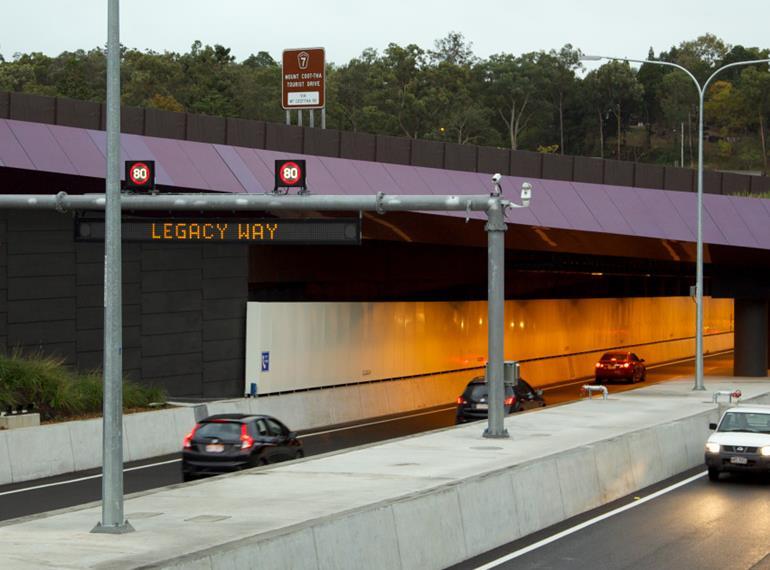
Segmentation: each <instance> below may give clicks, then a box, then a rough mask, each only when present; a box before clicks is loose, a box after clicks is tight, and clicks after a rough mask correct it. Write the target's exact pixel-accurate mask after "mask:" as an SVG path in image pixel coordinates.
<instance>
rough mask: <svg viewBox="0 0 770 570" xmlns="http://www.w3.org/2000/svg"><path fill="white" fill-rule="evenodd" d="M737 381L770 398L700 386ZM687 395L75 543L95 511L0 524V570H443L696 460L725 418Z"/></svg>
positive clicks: (169, 491) (290, 473)
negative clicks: (35, 568)
mask: <svg viewBox="0 0 770 570" xmlns="http://www.w3.org/2000/svg"><path fill="white" fill-rule="evenodd" d="M734 383H739V384H740V385H741V388H742V389H743V390H744V394H745V395H746V399H745V401H746V402H747V403H748V402H752V403H753V402H762V401H767V400H770V392H769V391H768V387H769V386H768V384H767V383H763V382H761V381H757V380H750V379H738V380H735V381H733V380H732V379H723V380H722V381H721V382H718V381H716V380H714V379H709V388H710V389H712V388H714V389H716V386H718V387H719V388H720V389H721V388H728V387H730V385H732V384H734ZM691 386H692V384H691V381H690V380H687V381H683V382H675V383H672V384H666V385H655V386H650V387H647V388H643V389H641V390H639V391H632V392H626V393H623V394H619V395H615V396H614V397H613V398H611V399H610V400H608V401H606V402H602V403H601V404H599V403H597V402H594V403H589V402H576V403H575V404H572V405H569V406H559V407H554V408H546V409H545V410H543V411H540V412H537V413H535V414H519V415H516V416H510V417H508V418H506V426H507V428H508V430H509V431H510V432H511V434H512V438H511V439H510V440H483V439H482V438H481V437H480V433H479V426H478V425H467V426H460V427H456V428H451V429H447V430H439V431H435V432H431V433H428V434H424V435H419V436H414V437H410V438H403V439H400V440H396V441H392V442H388V443H385V444H379V445H372V446H368V447H365V448H358V449H355V450H351V451H348V452H344V453H335V454H331V455H326V456H321V457H319V458H311V459H308V460H304V461H296V462H291V463H288V464H284V465H279V466H275V467H271V468H267V469H260V470H256V471H249V472H244V473H238V474H233V475H231V476H224V477H217V478H215V479H212V480H210V481H203V482H199V483H194V484H188V485H178V486H173V487H169V488H166V489H162V490H158V491H155V492H150V493H145V494H142V495H139V496H136V497H133V498H131V499H129V500H128V501H127V503H126V515H127V517H128V518H129V520H131V518H132V513H151V514H152V516H151V517H140V516H138V515H137V517H136V520H135V526H136V527H137V530H138V531H139V532H137V533H133V534H129V535H124V536H121V537H114V538H112V539H110V538H105V537H102V536H97V535H91V534H88V533H87V532H84V530H83V529H86V530H87V529H88V528H90V526H92V525H93V520H94V519H95V518H96V517H97V514H98V513H97V509H95V508H86V509H73V510H71V511H70V512H67V513H64V514H60V515H57V516H52V517H40V518H38V519H35V520H30V521H21V522H18V523H15V524H10V525H5V526H3V525H0V567H16V566H18V562H19V561H20V560H21V558H20V557H22V556H26V557H31V558H30V559H32V560H35V563H36V564H38V565H40V566H41V567H42V566H45V565H46V564H47V565H49V566H54V565H59V566H63V567H74V566H78V567H91V566H99V567H108V566H109V567H110V568H116V569H117V568H136V567H140V566H141V567H153V568H195V569H198V568H200V569H206V570H214V569H216V570H219V569H221V568H238V569H241V568H244V569H247V568H254V569H256V568H294V569H304V568H308V569H310V568H312V569H316V570H317V569H327V568H328V569H332V568H334V569H337V568H339V569H347V568H350V569H353V568H356V569H357V568H361V567H366V568H372V569H379V568H383V569H390V568H403V569H412V568H415V569H420V570H430V569H434V568H435V569H438V568H444V567H446V566H449V565H451V564H454V563H457V562H460V561H462V560H464V559H467V558H469V557H471V556H474V555H476V554H479V553H481V552H485V551H488V550H490V549H493V548H495V547H498V546H501V545H502V544H505V543H507V542H510V541H513V540H516V539H518V538H521V537H523V536H526V535H528V534H531V533H532V532H536V531H538V530H541V529H543V528H546V527H548V526H550V525H552V524H554V523H558V522H561V521H563V520H565V519H567V518H569V517H571V516H574V515H577V514H580V513H583V512H585V511H586V510H589V509H592V508H594V507H597V506H599V505H602V504H606V503H607V502H610V501H613V500H615V499H618V498H621V497H623V496H625V495H628V494H630V493H633V492H635V491H637V490H638V489H640V488H642V487H645V486H648V485H652V484H654V483H658V482H660V481H662V480H664V479H665V478H667V477H669V476H671V475H673V474H675V473H678V472H681V471H682V470H685V469H688V468H690V467H694V466H697V465H701V464H702V462H703V444H704V441H705V439H706V435H707V433H708V429H707V425H708V422H709V421H713V420H714V419H716V417H717V415H718V413H719V411H720V407H719V406H715V405H714V404H712V403H711V402H710V398H708V394H707V393H695V392H692V390H691ZM0 450H1V448H0ZM257 475H258V477H257ZM289 492H290V493H291V494H292V495H293V497H294V500H293V501H285V499H284V497H285V496H286V493H289ZM210 497H216V501H214V502H212V501H211V500H210ZM255 505H259V508H255ZM201 515H208V518H207V520H209V519H211V520H214V521H220V522H215V523H212V522H210V520H209V523H208V524H195V521H197V520H198V519H200V518H201ZM212 515H213V516H212ZM213 524H216V526H212V525H213ZM28 550H29V551H30V552H27V551H28ZM128 552H130V553H131V554H130V555H129V554H127V553H128ZM15 565H16V566H15Z"/></svg>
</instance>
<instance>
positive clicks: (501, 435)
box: [482, 428, 511, 439]
mask: <svg viewBox="0 0 770 570" xmlns="http://www.w3.org/2000/svg"><path fill="white" fill-rule="evenodd" d="M482 435H483V436H484V437H486V438H488V439H506V438H509V437H511V436H510V435H508V430H507V429H503V432H502V433H489V428H487V429H485V430H484V433H483V434H482Z"/></svg>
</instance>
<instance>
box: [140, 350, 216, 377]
mask: <svg viewBox="0 0 770 570" xmlns="http://www.w3.org/2000/svg"><path fill="white" fill-rule="evenodd" d="M201 364H202V362H201V355H200V353H197V354H169V355H165V356H150V357H144V358H142V377H143V378H147V379H152V378H163V377H164V376H168V373H169V371H170V370H173V371H174V372H175V373H176V374H189V375H190V376H192V377H193V378H194V377H196V376H197V377H200V372H201Z"/></svg>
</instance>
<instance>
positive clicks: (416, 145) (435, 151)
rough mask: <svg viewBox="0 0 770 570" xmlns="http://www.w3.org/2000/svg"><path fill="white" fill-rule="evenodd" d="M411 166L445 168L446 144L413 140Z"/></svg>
mask: <svg viewBox="0 0 770 570" xmlns="http://www.w3.org/2000/svg"><path fill="white" fill-rule="evenodd" d="M411 164H412V165H414V166H425V167H427V168H444V143H442V142H437V141H426V140H422V139H415V140H413V141H412V157H411Z"/></svg>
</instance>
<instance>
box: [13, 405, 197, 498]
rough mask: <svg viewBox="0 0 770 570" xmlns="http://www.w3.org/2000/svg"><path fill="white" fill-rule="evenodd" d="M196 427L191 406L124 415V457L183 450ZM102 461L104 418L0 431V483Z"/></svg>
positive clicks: (54, 472) (139, 457) (19, 480)
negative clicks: (183, 440) (186, 437)
mask: <svg viewBox="0 0 770 570" xmlns="http://www.w3.org/2000/svg"><path fill="white" fill-rule="evenodd" d="M193 425H195V419H194V412H193V409H192V408H171V409H166V410H157V411H153V412H141V413H137V414H127V415H125V416H124V417H123V453H124V458H125V461H136V460H138V459H147V458H149V457H155V456H158V455H164V454H167V453H173V452H175V451H179V449H180V446H181V442H182V438H183V437H184V435H185V434H186V433H187V432H189V431H190V428H191V427H192V426H193ZM5 457H7V458H8V459H7V461H5V460H4V458H5ZM101 463H102V420H101V418H97V419H92V420H82V421H75V422H62V423H55V424H44V425H41V426H36V427H29V428H19V429H14V430H4V431H0V485H4V484H8V483H19V482H22V481H29V480H32V479H40V478H42V477H51V476H53V475H61V474H63V473H70V472H73V471H82V470H84V469H93V468H95V467H99V466H101Z"/></svg>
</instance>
